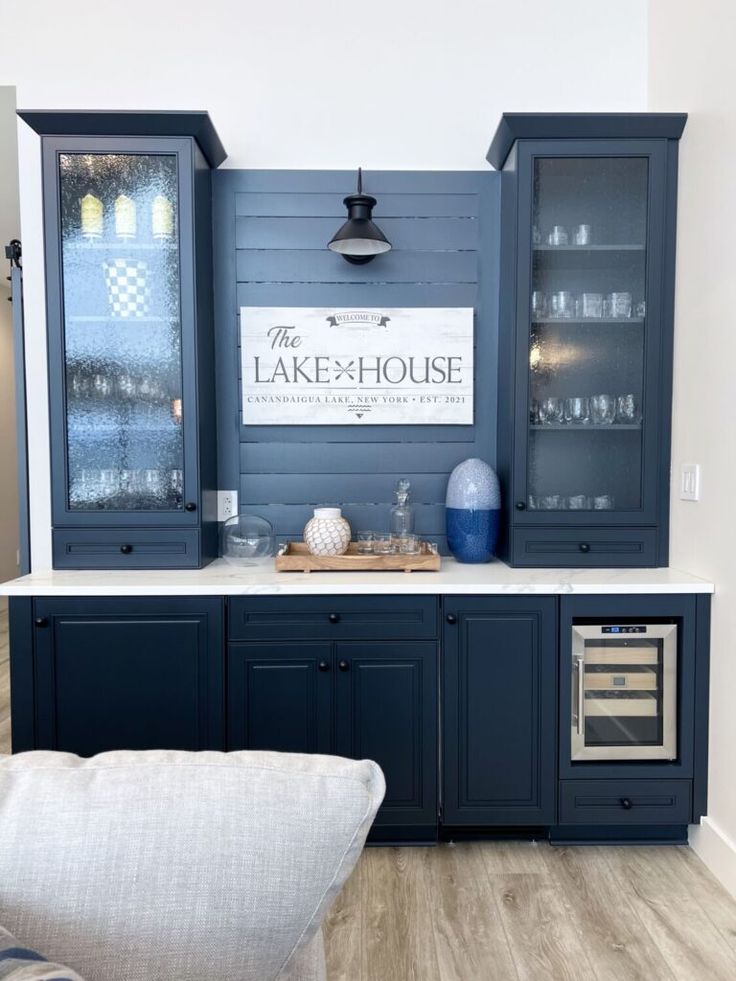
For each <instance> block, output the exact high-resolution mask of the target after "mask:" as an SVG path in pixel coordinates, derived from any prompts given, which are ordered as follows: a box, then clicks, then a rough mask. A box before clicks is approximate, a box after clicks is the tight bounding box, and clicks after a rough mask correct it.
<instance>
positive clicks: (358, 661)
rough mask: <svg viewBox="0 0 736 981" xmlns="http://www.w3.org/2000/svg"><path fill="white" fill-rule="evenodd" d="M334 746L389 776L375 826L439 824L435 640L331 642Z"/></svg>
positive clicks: (341, 752)
mask: <svg viewBox="0 0 736 981" xmlns="http://www.w3.org/2000/svg"><path fill="white" fill-rule="evenodd" d="M335 668H336V672H335V682H336V686H335V687H336V696H337V697H336V733H337V744H336V750H337V752H338V754H339V755H341V756H348V757H352V758H353V759H371V760H374V761H375V762H376V763H378V764H379V766H380V767H381V769H382V770H383V773H384V776H385V778H386V796H385V798H384V802H383V805H382V807H381V809H380V811H379V812H378V817H377V819H376V825H378V826H381V825H383V826H385V825H391V826H403V827H406V826H415V827H417V828H420V827H422V826H425V827H427V826H429V827H432V828H434V827H435V826H436V824H437V644H436V643H434V642H422V641H404V642H401V643H391V642H389V641H383V642H374V643H349V642H345V643H338V644H336V645H335Z"/></svg>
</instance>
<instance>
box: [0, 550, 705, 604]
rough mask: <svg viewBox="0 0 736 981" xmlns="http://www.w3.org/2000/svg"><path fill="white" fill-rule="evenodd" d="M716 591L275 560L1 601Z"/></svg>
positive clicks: (666, 574)
mask: <svg viewBox="0 0 736 981" xmlns="http://www.w3.org/2000/svg"><path fill="white" fill-rule="evenodd" d="M712 592H714V585H713V583H711V582H708V581H707V580H705V579H701V578H699V577H698V576H693V575H691V574H690V573H688V572H681V571H680V570H679V569H511V568H510V567H509V566H507V565H506V564H505V563H503V562H499V561H495V562H490V563H488V564H487V565H462V564H460V563H458V562H456V561H455V560H454V559H450V558H443V560H442V569H441V570H440V571H439V572H412V573H411V574H409V573H406V572H312V573H308V574H307V573H302V572H275V571H274V568H273V559H259V560H255V561H254V562H253V564H252V566H250V567H236V566H232V565H228V564H227V563H226V562H224V561H223V560H222V559H218V560H217V561H216V562H213V563H211V564H210V565H208V566H206V567H205V568H204V569H191V570H174V571H163V570H151V571H147V570H142V571H141V570H137V571H134V570H130V571H127V570H126V571H108V570H105V571H102V572H100V571H83V572H72V571H65V572H62V571H55V572H54V571H48V572H35V573H33V574H31V575H30V576H22V577H21V578H20V579H12V580H10V581H9V582H5V583H1V584H0V596H247V595H249V594H250V595H261V596H275V595H277V594H278V595H292V596H320V595H335V594H340V593H342V594H345V595H370V594H381V593H389V594H396V593H404V594H406V595H417V594H421V593H427V594H433V593H434V594H437V593H468V594H488V595H493V594H503V593H506V594H508V593H520V594H547V595H550V594H556V593H565V594H569V593H579V594H586V593H587V594H606V593H609V594H615V593H618V594H622V593H623V594H625V593H712Z"/></svg>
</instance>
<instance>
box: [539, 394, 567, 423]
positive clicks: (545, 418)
mask: <svg viewBox="0 0 736 981" xmlns="http://www.w3.org/2000/svg"><path fill="white" fill-rule="evenodd" d="M563 413H564V402H563V400H562V399H558V398H554V397H550V398H546V399H541V400H540V402H539V422H540V423H541V425H543V426H551V425H553V424H554V423H557V422H563V420H564V415H563Z"/></svg>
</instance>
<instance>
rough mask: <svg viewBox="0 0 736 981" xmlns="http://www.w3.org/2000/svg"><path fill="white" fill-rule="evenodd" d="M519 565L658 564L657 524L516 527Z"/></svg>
mask: <svg viewBox="0 0 736 981" xmlns="http://www.w3.org/2000/svg"><path fill="white" fill-rule="evenodd" d="M513 543H514V544H513V562H514V565H516V566H542V567H544V566H550V567H554V566H578V567H585V566H590V567H592V568H595V567H603V568H610V567H612V566H622V567H626V566H654V565H656V556H657V530H656V529H655V528H625V527H624V528H592V527H587V528H586V527H583V528H515V529H514V531H513Z"/></svg>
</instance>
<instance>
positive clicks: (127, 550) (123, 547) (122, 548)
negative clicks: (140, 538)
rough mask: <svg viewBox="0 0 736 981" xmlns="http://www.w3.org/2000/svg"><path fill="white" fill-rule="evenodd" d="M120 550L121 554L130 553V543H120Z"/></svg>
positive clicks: (131, 549)
mask: <svg viewBox="0 0 736 981" xmlns="http://www.w3.org/2000/svg"><path fill="white" fill-rule="evenodd" d="M120 551H121V552H122V553H123V555H130V553H131V552H132V551H133V546H132V545H121V546H120Z"/></svg>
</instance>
